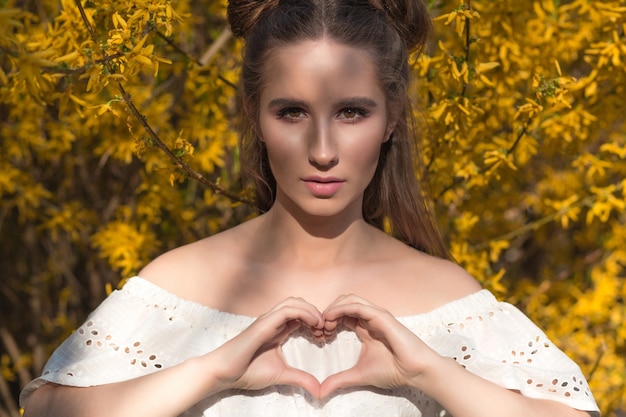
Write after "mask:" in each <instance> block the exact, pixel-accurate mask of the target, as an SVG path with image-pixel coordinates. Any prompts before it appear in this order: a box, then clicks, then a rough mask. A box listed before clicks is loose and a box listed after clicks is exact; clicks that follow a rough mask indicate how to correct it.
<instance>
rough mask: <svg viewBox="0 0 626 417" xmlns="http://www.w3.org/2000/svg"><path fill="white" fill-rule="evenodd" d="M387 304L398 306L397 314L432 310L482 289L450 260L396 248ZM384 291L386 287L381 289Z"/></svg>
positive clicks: (391, 266) (387, 282) (386, 282)
mask: <svg viewBox="0 0 626 417" xmlns="http://www.w3.org/2000/svg"><path fill="white" fill-rule="evenodd" d="M385 276H389V277H390V278H389V279H385V285H387V286H388V287H387V288H390V289H391V290H390V289H387V291H386V294H388V297H386V299H385V304H386V305H388V306H394V308H393V309H392V312H393V313H394V315H397V316H399V315H413V314H421V313H426V312H429V311H432V310H434V309H436V308H439V307H441V306H444V305H446V304H448V303H451V302H453V301H456V300H459V299H462V298H465V297H467V296H469V295H471V294H474V293H476V292H479V291H480V290H482V286H481V285H480V283H479V282H478V281H477V280H476V279H475V278H474V277H472V276H471V275H470V274H469V273H468V272H467V271H466V270H465V269H463V268H462V267H461V266H460V265H458V264H456V263H455V262H452V261H450V260H447V259H442V258H438V257H435V256H431V255H428V254H426V253H423V252H420V251H418V250H415V249H412V248H409V247H406V248H399V249H398V248H396V256H395V257H394V259H393V262H390V267H389V270H388V273H386V274H385ZM380 290H381V291H384V289H383V288H381V289H380Z"/></svg>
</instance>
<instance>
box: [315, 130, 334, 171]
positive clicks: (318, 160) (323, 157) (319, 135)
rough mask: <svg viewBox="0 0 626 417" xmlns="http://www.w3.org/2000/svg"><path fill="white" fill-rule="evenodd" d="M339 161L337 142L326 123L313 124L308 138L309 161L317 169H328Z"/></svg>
mask: <svg viewBox="0 0 626 417" xmlns="http://www.w3.org/2000/svg"><path fill="white" fill-rule="evenodd" d="M338 162H339V155H338V153H337V143H336V141H335V138H334V135H333V132H332V129H331V127H330V126H329V124H328V123H325V122H319V123H314V124H313V129H311V133H310V139H309V163H311V165H313V166H315V167H317V168H319V169H326V170H327V169H330V168H332V167H334V166H335V165H337V163H338Z"/></svg>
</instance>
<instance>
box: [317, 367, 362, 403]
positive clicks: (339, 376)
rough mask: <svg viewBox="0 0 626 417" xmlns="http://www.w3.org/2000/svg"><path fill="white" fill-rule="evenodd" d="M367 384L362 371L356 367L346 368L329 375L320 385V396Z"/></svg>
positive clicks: (323, 396)
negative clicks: (361, 373) (364, 381)
mask: <svg viewBox="0 0 626 417" xmlns="http://www.w3.org/2000/svg"><path fill="white" fill-rule="evenodd" d="M362 385H366V384H364V383H363V379H362V378H361V375H360V373H359V372H358V371H357V370H356V368H350V369H346V370H345V371H341V372H338V373H336V374H334V375H331V376H329V377H328V378H326V379H325V380H324V382H322V385H321V386H320V398H325V397H327V396H328V395H329V394H331V393H333V392H335V391H337V390H338V389H341V388H348V387H357V386H362Z"/></svg>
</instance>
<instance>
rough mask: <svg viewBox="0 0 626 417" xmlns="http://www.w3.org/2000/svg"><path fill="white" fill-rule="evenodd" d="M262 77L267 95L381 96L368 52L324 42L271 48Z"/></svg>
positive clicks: (302, 42)
mask: <svg viewBox="0 0 626 417" xmlns="http://www.w3.org/2000/svg"><path fill="white" fill-rule="evenodd" d="M263 78H264V86H263V87H264V88H263V90H264V91H265V92H267V93H268V94H270V95H273V94H279V93H280V94H281V95H284V94H289V95H296V96H298V95H304V96H310V97H312V98H313V97H325V96H336V95H349V96H364V97H367V96H375V97H376V98H380V97H383V96H384V94H383V92H382V91H381V90H380V87H379V82H378V79H377V76H376V72H375V65H374V61H373V60H372V58H371V57H370V55H369V53H368V52H366V51H364V50H362V49H359V48H356V47H351V46H346V45H343V44H339V43H336V42H333V41H330V40H326V39H321V40H315V41H313V40H307V41H301V42H297V43H292V44H287V45H284V46H280V47H278V48H276V49H274V50H273V51H272V53H271V54H270V55H269V56H268V59H267V61H266V65H265V68H264V74H263Z"/></svg>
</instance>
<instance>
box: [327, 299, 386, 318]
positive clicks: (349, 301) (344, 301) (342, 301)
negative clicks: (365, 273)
mask: <svg viewBox="0 0 626 417" xmlns="http://www.w3.org/2000/svg"><path fill="white" fill-rule="evenodd" d="M352 303H360V304H365V305H370V306H374V304H372V303H371V302H369V301H368V300H366V299H365V298H362V297H359V296H358V295H356V294H342V295H340V296H339V297H337V298H336V299H335V300H334V301H333V302H332V303H330V304H329V305H328V307H326V309H325V310H324V312H323V313H322V314H323V315H325V314H326V312H327V311H329V310H331V309H332V308H334V307H336V306H338V305H342V304H352Z"/></svg>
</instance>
